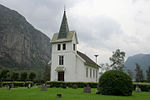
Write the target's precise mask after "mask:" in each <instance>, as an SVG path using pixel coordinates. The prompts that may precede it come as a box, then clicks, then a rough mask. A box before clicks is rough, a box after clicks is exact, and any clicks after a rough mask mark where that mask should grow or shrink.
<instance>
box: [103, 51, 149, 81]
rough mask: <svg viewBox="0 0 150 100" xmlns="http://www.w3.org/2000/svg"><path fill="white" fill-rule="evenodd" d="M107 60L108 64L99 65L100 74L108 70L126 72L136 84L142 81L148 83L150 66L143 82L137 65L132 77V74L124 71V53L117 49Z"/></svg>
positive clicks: (129, 71) (141, 73)
mask: <svg viewBox="0 0 150 100" xmlns="http://www.w3.org/2000/svg"><path fill="white" fill-rule="evenodd" d="M109 60H110V64H108V63H105V64H100V66H101V72H100V74H103V73H104V72H105V71H108V70H122V71H124V72H126V71H127V73H128V75H129V76H130V78H131V79H133V80H134V81H136V82H144V81H147V82H150V66H149V67H148V69H147V70H146V80H144V79H145V78H144V74H143V70H142V69H141V67H140V65H139V64H136V68H135V73H136V74H135V77H134V74H133V72H132V71H131V70H129V69H126V67H125V66H124V62H125V52H124V51H120V49H117V50H116V51H114V52H113V54H112V56H111V57H110V58H109Z"/></svg>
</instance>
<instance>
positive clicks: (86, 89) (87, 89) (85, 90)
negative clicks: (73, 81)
mask: <svg viewBox="0 0 150 100" xmlns="http://www.w3.org/2000/svg"><path fill="white" fill-rule="evenodd" d="M83 92H84V93H91V87H89V86H87V87H84V89H83Z"/></svg>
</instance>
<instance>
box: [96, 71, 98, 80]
mask: <svg viewBox="0 0 150 100" xmlns="http://www.w3.org/2000/svg"><path fill="white" fill-rule="evenodd" d="M97 72H98V71H97V70H96V79H97Z"/></svg>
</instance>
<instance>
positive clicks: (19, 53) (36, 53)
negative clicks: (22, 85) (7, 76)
mask: <svg viewBox="0 0 150 100" xmlns="http://www.w3.org/2000/svg"><path fill="white" fill-rule="evenodd" d="M50 59H51V44H50V39H49V38H48V37H47V36H46V35H45V34H43V33H42V32H40V31H39V30H37V29H35V28H34V27H33V26H32V25H31V24H30V23H28V22H27V20H26V19H25V17H23V16H22V15H20V14H19V13H18V12H16V11H14V10H11V9H9V8H7V7H5V6H3V5H0V68H2V67H9V68H16V69H23V70H24V69H29V70H30V69H31V70H41V69H43V68H44V66H45V64H46V63H47V62H48V61H50Z"/></svg>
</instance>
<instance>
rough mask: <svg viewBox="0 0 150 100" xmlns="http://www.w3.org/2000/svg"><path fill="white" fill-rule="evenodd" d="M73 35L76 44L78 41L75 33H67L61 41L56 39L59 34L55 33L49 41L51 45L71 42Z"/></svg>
mask: <svg viewBox="0 0 150 100" xmlns="http://www.w3.org/2000/svg"><path fill="white" fill-rule="evenodd" d="M74 34H75V38H76V41H77V43H78V39H77V35H76V32H75V31H69V32H68V33H67V36H66V38H63V39H58V37H59V33H55V34H54V35H53V38H52V39H51V43H61V42H70V41H72V39H73V36H74Z"/></svg>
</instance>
